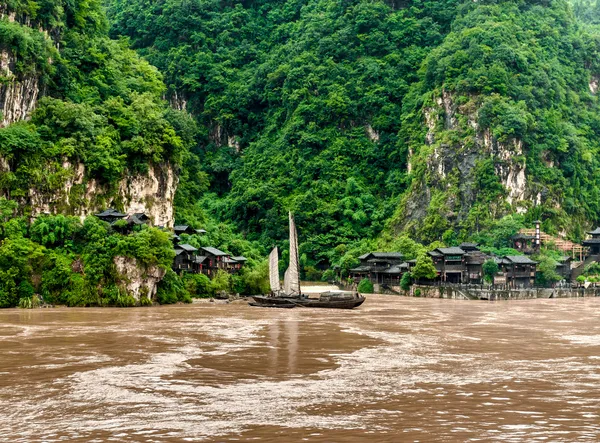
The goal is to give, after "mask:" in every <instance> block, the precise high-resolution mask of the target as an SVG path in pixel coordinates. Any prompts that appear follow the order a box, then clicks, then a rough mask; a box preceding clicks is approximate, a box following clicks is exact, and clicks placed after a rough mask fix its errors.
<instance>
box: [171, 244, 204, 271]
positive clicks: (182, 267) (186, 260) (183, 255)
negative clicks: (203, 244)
mask: <svg viewBox="0 0 600 443" xmlns="http://www.w3.org/2000/svg"><path fill="white" fill-rule="evenodd" d="M196 251H198V249H196V248H194V247H193V246H192V245H188V244H177V245H175V258H174V260H173V271H175V272H177V273H178V274H181V273H182V272H197V271H198V269H197V268H196V266H195V262H196Z"/></svg>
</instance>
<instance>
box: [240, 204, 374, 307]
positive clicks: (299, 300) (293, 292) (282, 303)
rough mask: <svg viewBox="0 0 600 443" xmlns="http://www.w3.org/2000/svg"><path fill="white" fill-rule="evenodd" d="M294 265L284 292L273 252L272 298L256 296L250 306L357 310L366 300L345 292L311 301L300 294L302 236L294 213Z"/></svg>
mask: <svg viewBox="0 0 600 443" xmlns="http://www.w3.org/2000/svg"><path fill="white" fill-rule="evenodd" d="M289 218H290V220H289V221H290V265H289V267H288V268H287V270H286V271H285V277H284V279H283V291H282V290H281V286H280V283H279V265H278V259H279V256H278V254H277V248H273V250H272V251H271V253H270V254H269V282H270V284H271V294H269V295H253V296H252V298H253V299H254V301H253V302H249V304H250V306H258V307H263V308H295V307H296V306H300V307H306V308H333V309H354V308H356V307H358V306H360V305H361V304H362V303H363V302H364V301H365V297H364V296H362V295H360V294H359V293H352V294H347V293H343V292H323V293H321V295H320V296H319V298H311V297H308V296H306V295H303V294H302V293H301V290H300V266H299V260H298V232H297V231H296V222H295V221H294V216H293V215H292V213H291V212H290V214H289Z"/></svg>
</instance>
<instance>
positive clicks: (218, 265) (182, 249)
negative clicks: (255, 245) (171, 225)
mask: <svg viewBox="0 0 600 443" xmlns="http://www.w3.org/2000/svg"><path fill="white" fill-rule="evenodd" d="M176 237H177V236H176ZM174 248H175V254H176V255H175V259H174V260H173V270H174V271H175V272H177V273H181V272H191V273H195V274H199V273H202V274H205V275H207V276H209V277H210V276H213V275H214V274H215V273H216V272H217V271H218V270H219V269H222V270H223V271H225V272H229V273H231V274H234V273H236V272H239V270H240V269H241V268H242V267H243V266H244V264H245V263H246V261H247V259H246V258H245V257H243V256H238V257H234V258H231V257H230V256H229V254H227V253H226V252H223V251H221V250H219V249H217V248H213V247H210V246H206V247H202V248H200V249H199V250H198V249H197V248H195V247H193V246H192V245H189V244H185V243H184V244H182V243H175V245H174ZM199 254H202V255H199Z"/></svg>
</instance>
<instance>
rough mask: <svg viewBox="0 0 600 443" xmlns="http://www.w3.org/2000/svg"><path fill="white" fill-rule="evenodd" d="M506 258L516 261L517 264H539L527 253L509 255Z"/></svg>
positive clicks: (512, 261)
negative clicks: (526, 254)
mask: <svg viewBox="0 0 600 443" xmlns="http://www.w3.org/2000/svg"><path fill="white" fill-rule="evenodd" d="M506 259H507V260H508V261H510V262H511V263H514V264H517V265H535V264H537V262H535V261H533V260H532V259H530V258H529V257H527V256H525V255H507V256H506Z"/></svg>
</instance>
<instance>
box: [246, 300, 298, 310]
mask: <svg viewBox="0 0 600 443" xmlns="http://www.w3.org/2000/svg"><path fill="white" fill-rule="evenodd" d="M248 304H249V305H250V306H257V307H259V308H284V309H292V308H295V307H296V304H295V303H291V302H285V303H270V302H262V301H261V302H256V301H253V302H252V301H251V302H249V303H248Z"/></svg>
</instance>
